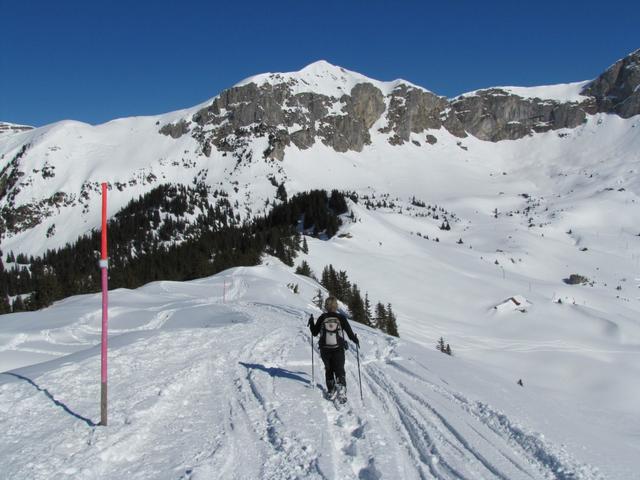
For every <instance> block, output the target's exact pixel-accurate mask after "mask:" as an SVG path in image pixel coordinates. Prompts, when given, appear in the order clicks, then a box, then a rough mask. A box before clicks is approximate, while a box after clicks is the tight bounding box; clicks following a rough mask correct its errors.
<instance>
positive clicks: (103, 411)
mask: <svg viewBox="0 0 640 480" xmlns="http://www.w3.org/2000/svg"><path fill="white" fill-rule="evenodd" d="M108 267H109V261H108V257H107V184H106V183H103V184H102V249H101V255H100V270H101V274H102V346H101V354H102V355H101V365H100V425H102V426H105V427H106V426H107V346H108V345H107V343H108V320H109V287H108V276H107V269H108Z"/></svg>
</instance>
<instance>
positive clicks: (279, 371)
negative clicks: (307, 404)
mask: <svg viewBox="0 0 640 480" xmlns="http://www.w3.org/2000/svg"><path fill="white" fill-rule="evenodd" d="M239 363H240V365H242V366H243V367H244V368H246V369H247V370H260V371H261V372H265V373H268V374H269V376H271V377H274V378H275V377H278V378H288V379H289V380H295V381H297V382H302V383H307V384H310V383H311V381H310V380H308V379H306V378H304V377H301V376H300V375H299V374H303V375H307V373H306V372H292V371H291V370H286V369H284V368H277V367H265V366H264V365H260V364H259V363H244V362H239Z"/></svg>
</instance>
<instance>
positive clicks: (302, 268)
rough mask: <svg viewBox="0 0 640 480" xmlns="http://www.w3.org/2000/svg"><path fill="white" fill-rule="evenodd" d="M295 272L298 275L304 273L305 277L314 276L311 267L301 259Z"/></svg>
mask: <svg viewBox="0 0 640 480" xmlns="http://www.w3.org/2000/svg"><path fill="white" fill-rule="evenodd" d="M296 273H297V274H298V275H304V276H305V277H309V278H314V275H313V270H311V267H310V266H309V264H308V263H307V261H306V260H303V261H302V263H301V264H300V265H298V267H297V268H296Z"/></svg>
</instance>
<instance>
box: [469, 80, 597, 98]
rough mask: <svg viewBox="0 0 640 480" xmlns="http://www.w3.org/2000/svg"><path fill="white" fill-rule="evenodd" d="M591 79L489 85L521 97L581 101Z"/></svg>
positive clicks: (472, 93) (470, 94) (470, 93)
mask: <svg viewBox="0 0 640 480" xmlns="http://www.w3.org/2000/svg"><path fill="white" fill-rule="evenodd" d="M591 81H592V80H585V81H582V82H571V83H559V84H556V85H539V86H535V87H491V88H492V89H499V90H504V91H505V92H509V93H511V94H513V95H517V96H519V97H522V98H539V99H541V100H556V101H558V102H582V101H584V100H585V99H586V98H587V97H586V96H584V95H582V91H583V90H584V88H585V87H586V86H587V85H588V84H589V83H590V82H591ZM486 90H487V89H480V90H474V91H472V92H467V93H464V94H462V95H460V97H462V96H472V95H477V94H478V93H481V92H483V91H486Z"/></svg>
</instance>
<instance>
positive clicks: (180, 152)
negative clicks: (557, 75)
mask: <svg viewBox="0 0 640 480" xmlns="http://www.w3.org/2000/svg"><path fill="white" fill-rule="evenodd" d="M639 58H640V51H636V52H634V53H632V54H630V55H629V56H628V57H626V58H625V59H622V60H620V61H619V62H617V63H616V64H614V65H613V66H612V67H610V68H609V69H608V70H607V71H605V72H604V73H603V74H602V75H601V76H599V77H598V78H597V79H595V80H594V81H591V82H579V83H575V84H568V85H560V86H547V87H537V88H516V87H501V88H490V89H485V90H479V91H475V92H471V93H468V94H465V95H460V96H458V97H456V98H454V99H451V100H449V99H446V98H444V97H440V96H437V95H436V94H434V93H432V92H429V91H428V90H425V89H423V88H421V87H418V86H415V85H413V84H411V83H409V82H406V81H403V80H395V81H393V82H380V81H376V80H373V79H370V78H367V77H365V76H363V75H360V74H358V73H355V72H350V71H348V70H345V69H343V68H340V67H336V66H333V65H331V64H329V63H327V62H324V61H320V62H316V63H313V64H311V65H309V66H307V67H305V68H304V69H302V70H300V71H299V72H294V73H283V74H264V75H258V76H255V77H251V78H248V79H246V80H244V81H242V82H240V83H239V84H237V85H236V86H234V87H232V88H230V89H228V90H225V91H223V92H222V93H220V95H218V96H217V97H215V98H213V99H212V100H210V101H207V102H204V103H203V104H201V105H198V106H195V107H192V108H189V109H186V110H181V111H177V112H172V113H169V114H164V115H158V116H151V117H133V118H125V119H119V120H114V121H111V122H108V123H106V124H103V125H98V126H91V125H87V124H83V123H80V122H73V121H63V122H58V123H55V124H52V125H47V126H45V127H41V128H37V129H33V130H28V131H24V132H22V133H15V130H11V131H12V132H14V133H13V134H11V135H3V136H0V208H1V209H2V217H1V218H2V221H1V222H0V235H1V239H2V240H1V247H2V248H3V250H5V251H8V250H14V251H15V252H16V253H17V252H23V253H26V254H39V253H41V252H43V251H44V250H45V249H47V248H53V247H58V246H62V245H64V244H65V243H67V242H69V241H73V240H74V239H75V238H77V237H78V236H79V235H80V234H82V233H85V232H86V231H87V230H90V229H91V228H94V227H96V226H97V225H98V220H99V219H98V213H99V212H98V210H99V208H98V207H97V206H98V205H99V201H98V193H99V184H100V182H102V181H106V182H108V183H109V186H110V188H111V190H112V191H113V192H114V195H112V207H111V211H112V212H113V213H115V212H116V211H117V210H118V209H120V208H121V207H122V206H123V205H125V204H126V203H127V202H128V201H129V200H130V199H132V198H135V197H137V196H138V195H139V194H140V193H143V192H145V191H149V190H150V189H151V188H153V186H155V185H157V184H160V183H184V184H192V183H196V184H197V183H202V184H205V185H208V186H210V187H211V188H215V189H223V190H226V191H228V192H229V193H230V194H231V195H232V197H234V198H233V200H234V201H236V200H237V201H238V205H239V208H238V211H239V213H240V214H241V215H242V216H250V215H251V213H256V211H257V210H258V209H260V208H261V205H264V202H265V201H266V200H267V199H270V198H273V197H274V194H275V187H274V185H273V184H274V183H281V182H284V183H285V185H286V187H287V189H288V190H290V191H296V190H298V189H300V188H304V186H305V184H309V183H313V184H314V185H322V186H325V187H326V186H327V185H331V184H332V183H333V182H336V181H337V182H340V181H341V180H343V179H340V180H336V179H335V178H334V177H335V176H336V175H332V174H331V173H330V172H328V171H327V170H326V169H324V168H322V166H323V165H324V163H325V162H332V161H334V160H335V161H337V162H339V163H340V165H341V166H343V167H344V165H354V162H352V161H351V160H350V159H351V158H356V159H357V160H358V161H357V162H356V163H355V164H356V165H358V164H359V165H360V166H362V167H365V168H359V167H356V168H355V169H354V170H348V171H347V172H346V177H344V180H345V183H347V184H349V185H348V186H349V188H351V189H361V188H362V187H372V188H374V189H376V190H378V191H379V192H384V193H396V192H397V193H401V194H402V195H403V196H408V195H414V194H420V195H421V196H423V197H427V198H434V196H432V195H431V194H430V192H431V191H432V189H433V188H434V187H435V188H438V184H439V182H438V181H436V182H431V181H430V180H429V179H428V178H422V181H421V182H420V185H421V188H419V189H416V188H414V189H413V190H411V191H409V190H407V189H405V188H403V187H404V185H402V186H399V185H398V182H399V181H401V179H402V177H403V176H407V175H408V176H414V172H413V169H414V166H413V165H412V164H408V165H405V166H403V168H402V170H401V171H398V170H399V169H398V168H396V167H397V165H398V162H402V161H404V159H409V158H412V159H415V161H416V162H418V165H416V166H415V168H421V166H422V165H423V164H425V162H430V161H432V159H434V158H442V157H447V158H448V159H450V162H451V163H456V162H458V161H462V162H467V161H472V160H473V159H476V158H480V157H482V158H483V161H484V162H485V163H488V160H487V157H492V158H496V159H502V160H507V159H508V158H511V156H516V157H521V156H524V157H528V156H531V154H532V153H533V152H535V155H536V157H537V158H538V159H539V161H541V162H542V163H543V164H545V165H546V164H549V165H551V164H553V161H554V158H556V156H557V155H558V154H559V153H560V154H561V151H562V150H563V148H565V147H567V146H570V147H571V150H572V151H576V150H578V152H582V151H584V152H585V154H584V155H583V156H587V155H588V154H589V152H588V150H585V146H586V145H585V144H584V143H583V142H581V141H580V135H581V132H583V131H584V130H585V129H592V127H593V125H594V124H596V125H600V124H602V123H603V122H605V120H606V122H605V123H610V122H608V121H609V120H610V121H611V122H614V123H615V122H616V121H617V120H616V119H620V118H627V119H629V122H622V123H621V125H633V124H634V122H635V121H637V120H634V117H636V115H637V114H638V113H640V101H639V100H638V99H639V96H640V92H639V91H638V85H640V79H639V77H640V73H638V72H639V71H640V60H639ZM549 132H554V133H557V134H559V135H562V137H563V138H564V141H563V142H560V143H559V144H557V143H558V142H555V141H554V140H553V139H555V138H556V136H555V135H540V133H549ZM593 134H595V135H597V136H599V137H601V141H600V142H599V143H600V144H603V145H612V146H613V145H618V143H617V142H618V139H617V136H614V137H613V138H611V137H610V136H609V132H608V131H606V127H603V128H602V129H600V131H598V129H595V130H593ZM477 139H479V140H484V141H487V142H488V143H482V144H479V145H481V146H479V147H476V148H475V149H474V150H470V148H469V146H470V144H471V143H474V144H475V143H476V140H477ZM517 139H520V140H521V141H520V142H516V143H512V142H502V140H517ZM507 145H508V146H507ZM389 147H393V148H389ZM486 152H491V153H489V154H488V155H486ZM577 154H579V153H577ZM318 157H322V158H323V161H322V163H320V165H318V166H319V167H321V168H320V169H322V170H324V173H323V174H322V175H321V176H320V177H319V176H318V173H317V172H316V174H315V178H314V179H313V180H312V181H310V179H309V178H308V176H307V175H299V174H298V171H297V167H299V165H301V164H304V163H305V162H306V161H307V160H309V159H316V158H318ZM383 157H384V159H385V162H384V163H383V164H382V165H381V167H382V168H377V167H376V166H374V165H373V163H374V162H375V159H380V158H383ZM314 163H315V162H314ZM520 163H521V162H520V161H518V162H517V163H516V165H519V164H520ZM487 166H488V165H487ZM335 173H336V174H338V172H335ZM343 175H345V173H343V172H342V171H340V172H339V176H341V177H342V176H343ZM364 178H366V181H362V179H364ZM451 178H452V179H454V178H456V177H455V176H452V177H451ZM454 183H456V182H454ZM392 190H394V192H391V191H392ZM452 193H454V191H453V190H452ZM454 196H455V195H454ZM250 212H251V213H250ZM61 225H64V228H59V227H60V226H61ZM56 227H58V228H56Z"/></svg>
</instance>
